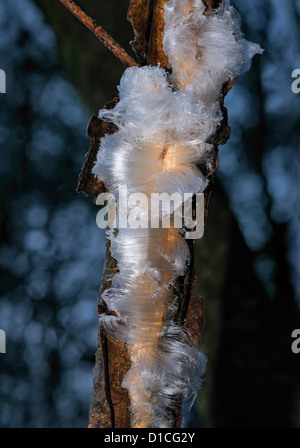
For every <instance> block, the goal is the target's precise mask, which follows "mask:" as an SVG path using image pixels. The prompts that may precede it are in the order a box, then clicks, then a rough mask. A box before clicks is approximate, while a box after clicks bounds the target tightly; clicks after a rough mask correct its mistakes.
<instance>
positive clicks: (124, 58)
mask: <svg viewBox="0 0 300 448" xmlns="http://www.w3.org/2000/svg"><path fill="white" fill-rule="evenodd" d="M59 1H60V2H61V3H62V4H63V5H64V6H65V7H66V8H67V9H68V10H69V11H71V13H72V14H74V16H75V17H77V19H78V20H80V22H81V23H83V24H84V25H85V26H86V27H87V28H88V29H89V30H90V31H92V33H93V34H95V36H96V37H98V39H99V40H100V41H101V42H102V43H103V44H104V45H105V46H106V47H107V48H108V49H109V50H110V51H111V52H112V53H113V54H114V55H115V56H116V57H117V58H118V59H119V60H120V61H121V62H122V63H123V64H124V65H125V66H126V67H134V66H138V64H137V63H136V62H135V61H134V60H133V59H132V57H131V56H129V54H128V53H126V51H125V50H124V49H123V48H122V47H121V46H120V45H119V44H118V43H117V42H116V41H115V40H114V39H113V38H112V37H111V36H110V35H109V34H108V33H107V32H106V31H105V30H104V29H103V28H102V27H101V26H100V25H97V23H96V22H95V20H93V19H92V18H91V17H89V16H88V15H87V14H86V13H85V12H84V11H82V9H80V8H79V6H77V5H76V4H75V3H74V2H73V1H72V0H59Z"/></svg>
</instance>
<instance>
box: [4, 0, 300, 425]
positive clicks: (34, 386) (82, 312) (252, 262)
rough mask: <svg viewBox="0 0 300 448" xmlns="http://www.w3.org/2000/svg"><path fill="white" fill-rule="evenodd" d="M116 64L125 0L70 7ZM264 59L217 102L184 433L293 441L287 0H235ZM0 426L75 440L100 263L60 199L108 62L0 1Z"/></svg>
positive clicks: (125, 40) (102, 94) (86, 383)
mask: <svg viewBox="0 0 300 448" xmlns="http://www.w3.org/2000/svg"><path fill="white" fill-rule="evenodd" d="M77 3H78V5H79V6H81V7H82V8H83V9H84V10H85V11H86V12H87V13H88V14H89V15H90V16H92V17H93V18H94V19H95V20H96V21H97V22H98V23H99V24H101V25H102V26H103V27H104V28H105V29H106V30H107V31H108V32H109V33H111V34H112V36H113V37H114V38H115V40H117V41H118V42H119V43H120V44H121V45H122V46H123V47H124V48H125V49H126V50H127V51H128V52H129V53H130V54H131V55H132V54H133V53H132V51H131V48H130V45H129V41H130V40H131V39H132V30H131V27H130V24H129V23H128V22H127V20H126V12H127V8H128V0H101V2H99V1H98V0H85V1H83V0H81V1H79V0H78V2H77ZM234 4H235V6H236V8H237V9H238V10H239V12H240V13H241V15H242V23H243V31H244V32H245V34H246V37H247V39H249V40H252V41H254V42H257V43H259V44H260V45H261V46H262V47H263V48H264V49H265V54H264V55H263V56H262V57H256V58H255V60H254V64H253V68H252V70H251V72H249V73H248V74H246V75H243V76H241V77H240V78H239V80H238V81H237V83H236V85H235V86H234V88H233V90H232V91H231V92H230V93H229V95H228V97H227V99H226V106H227V107H228V110H229V122H230V125H231V127H232V135H231V138H230V140H229V142H228V143H227V144H226V145H225V146H224V147H221V148H220V165H219V171H218V178H217V183H216V186H215V191H214V195H213V198H212V202H211V207H210V214H209V219H208V223H207V227H206V232H205V235H204V238H203V239H202V240H201V241H200V242H199V243H198V247H197V255H198V257H197V259H198V263H197V275H198V289H199V292H200V293H201V295H202V296H204V297H205V306H206V323H205V331H204V334H203V336H202V344H203V351H204V352H205V353H206V354H207V356H208V359H209V364H208V369H207V376H206V382H205V384H204V388H203V390H202V391H200V393H199V395H198V399H197V401H196V403H195V406H194V408H193V410H192V411H191V413H190V414H189V415H188V416H186V418H185V420H184V426H187V427H300V354H299V355H295V354H293V353H292V350H291V344H292V342H293V340H292V338H291V334H292V331H293V330H294V329H296V328H300V313H299V309H300V234H299V230H300V183H299V178H300V153H299V148H298V141H299V133H300V127H299V122H300V94H298V95H296V94H294V93H293V92H292V90H291V84H292V81H293V79H292V78H291V74H292V71H293V70H294V69H297V68H298V69H300V48H299V47H300V1H299V0H285V1H284V2H283V1H282V0H265V1H264V2H261V1H260V0H243V1H242V0H236V1H235V2H234ZM0 69H2V70H5V72H6V76H7V93H6V94H1V95H0V114H1V118H0V173H1V176H0V182H1V189H0V228H1V234H0V238H1V241H0V244H1V246H0V268H1V276H0V294H1V298H0V328H1V329H3V330H4V331H5V332H6V337H7V347H6V352H7V353H6V354H0V427H84V426H85V425H86V423H87V418H88V408H89V402H90V398H91V391H92V368H93V363H94V352H95V350H96V340H97V326H98V319H97V307H96V302H97V295H98V290H99V286H100V282H101V274H102V266H103V257H104V250H105V238H104V233H103V232H102V231H100V230H99V229H98V228H97V226H96V213H97V208H96V207H95V206H94V205H93V202H92V198H87V197H86V196H84V195H83V194H77V193H76V192H75V189H76V185H77V179H78V175H79V172H80V168H81V166H82V164H83V161H84V156H85V153H86V152H87V150H88V146H89V139H88V137H87V136H86V127H87V124H88V121H89V118H90V116H91V115H92V114H93V113H97V111H98V110H99V109H100V108H102V107H103V106H104V104H105V103H106V102H107V101H109V100H111V99H112V98H113V97H114V96H115V95H116V93H117V85H118V83H119V80H120V77H121V75H122V72H123V71H124V68H123V66H122V65H121V63H120V62H119V61H118V60H117V59H116V58H115V57H114V56H113V55H111V54H110V53H109V51H108V50H107V49H106V48H105V47H103V46H102V45H101V44H100V43H99V42H98V41H97V39H96V38H95V37H94V36H93V35H92V34H91V33H90V32H89V31H88V30H86V29H85V28H84V27H83V25H81V24H80V23H79V22H78V21H77V20H76V19H75V18H73V16H71V14H70V13H69V12H68V11H67V10H65V8H64V7H63V6H62V5H61V4H60V3H59V1H58V0H52V1H51V2H50V1H49V0H35V1H34V0H5V1H4V0H0Z"/></svg>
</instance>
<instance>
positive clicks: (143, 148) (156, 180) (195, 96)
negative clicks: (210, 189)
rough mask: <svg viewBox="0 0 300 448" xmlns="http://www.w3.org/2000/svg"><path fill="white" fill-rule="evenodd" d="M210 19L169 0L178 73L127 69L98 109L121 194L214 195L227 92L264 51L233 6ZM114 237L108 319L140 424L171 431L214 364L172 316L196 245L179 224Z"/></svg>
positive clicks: (108, 173)
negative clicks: (110, 127) (216, 140)
mask: <svg viewBox="0 0 300 448" xmlns="http://www.w3.org/2000/svg"><path fill="white" fill-rule="evenodd" d="M204 13H205V6H204V5H203V3H202V1H201V0H170V1H169V2H168V3H167V4H166V6H165V31H164V41H163V43H164V50H165V53H166V55H167V56H168V59H169V65H170V69H171V75H170V76H168V75H167V72H166V71H165V70H164V69H162V68H160V67H152V66H146V67H142V68H138V67H133V68H128V69H127V70H126V71H125V72H124V74H123V76H122V79H121V82H120V86H119V97H120V101H119V103H118V104H117V105H116V106H115V108H114V109H112V110H101V111H100V112H99V117H100V118H101V119H102V120H105V121H110V122H113V123H115V124H116V125H117V126H118V131H117V132H116V133H115V134H112V135H106V136H105V137H104V138H102V140H101V147H100V150H99V154H98V158H97V163H96V165H95V167H94V170H93V172H94V173H95V174H97V176H98V177H99V179H101V180H102V181H103V182H104V183H105V185H106V186H107V188H108V190H109V191H110V192H111V193H112V194H114V195H116V192H117V190H118V189H119V187H120V186H121V185H126V186H127V189H128V193H129V194H132V193H135V192H139V193H144V194H145V195H146V196H147V197H149V198H150V196H151V194H152V193H160V194H161V193H168V194H169V195H171V194H173V193H180V194H181V196H182V197H184V194H185V193H193V194H196V193H201V192H203V191H204V190H205V189H206V187H207V185H208V180H207V179H206V177H205V176H204V174H203V173H202V172H201V170H200V169H199V166H200V165H201V164H207V163H209V162H210V160H211V158H212V156H213V147H212V145H211V143H210V141H211V138H212V137H213V136H214V135H215V133H216V131H217V130H218V128H219V126H220V124H221V121H222V114H221V111H220V106H219V100H220V95H221V90H222V87H223V85H224V84H225V83H226V82H228V81H230V80H232V79H233V78H234V77H235V76H236V75H239V74H241V73H242V72H244V71H246V70H247V69H248V68H249V67H250V63H251V59H252V57H253V56H254V55H255V54H256V53H261V49H260V48H259V46H258V45H256V44H252V43H249V42H247V41H246V40H244V38H243V36H242V34H241V31H240V20H239V16H238V14H237V13H236V11H235V10H234V9H233V7H231V6H230V5H229V2H228V1H225V2H224V3H223V4H222V6H220V7H219V9H218V10H217V11H214V12H210V13H205V14H204ZM128 213H130V210H128ZM107 237H108V238H109V239H110V240H111V254H112V256H113V257H114V258H115V259H116V260H117V263H118V271H119V272H118V274H117V275H116V276H115V277H114V279H113V282H112V286H111V288H109V289H108V290H106V291H105V292H104V293H103V295H102V298H103V299H104V300H105V302H106V303H107V306H108V307H109V309H111V310H114V311H115V313H116V314H117V316H114V315H109V316H108V315H105V314H103V315H102V316H101V319H102V324H103V327H104V328H105V330H106V332H107V333H108V334H109V335H110V336H111V337H113V338H117V339H121V340H123V341H125V343H126V345H127V349H128V352H129V355H130V360H131V368H130V370H129V371H128V373H127V375H126V377H125V379H124V381H123V387H125V388H127V389H128V392H129V396H130V400H131V411H132V426H134V427H170V426H172V424H173V408H174V406H175V405H176V404H177V403H178V401H180V397H185V400H184V403H185V404H187V406H190V405H191V404H192V402H193V400H194V398H195V396H196V392H197V389H198V388H199V386H200V384H201V378H202V376H203V374H204V371H205V365H206V358H205V356H204V355H203V354H202V353H201V352H200V351H199V350H198V349H197V348H196V347H194V346H193V344H192V343H191V341H190V338H189V335H188V334H187V333H186V332H185V330H184V328H183V327H182V326H179V325H178V324H177V323H176V322H175V321H174V320H173V319H172V318H170V317H168V318H167V317H166V316H168V315H170V313H169V314H168V313H167V307H168V306H169V305H170V304H171V303H172V299H174V294H175V293H174V285H175V282H176V279H177V278H178V277H180V276H184V275H186V274H187V272H188V265H189V261H190V260H189V248H188V245H187V242H186V240H185V239H184V237H183V236H182V235H181V233H180V231H179V230H178V229H175V228H169V229H152V228H147V229H130V228H127V229H118V230H117V231H115V230H109V231H108V232H107ZM179 300H180V298H179Z"/></svg>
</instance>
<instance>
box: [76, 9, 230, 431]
mask: <svg viewBox="0 0 300 448" xmlns="http://www.w3.org/2000/svg"><path fill="white" fill-rule="evenodd" d="M166 2H167V0H131V1H130V5H129V11H128V20H129V21H130V23H131V24H132V27H133V30H134V40H133V41H132V42H131V43H132V46H133V48H134V50H135V52H136V54H137V57H138V58H139V61H140V62H141V64H151V65H158V64H160V66H161V67H163V68H167V65H168V60H167V57H166V55H165V54H164V51H163V44H162V39H163V29H164V20H163V10H164V4H165V3H166ZM203 3H205V5H206V6H207V10H210V9H211V8H214V7H216V6H217V5H218V4H219V3H220V1H219V0H203ZM232 85H233V82H231V83H229V84H228V85H226V86H224V88H223V92H222V95H221V98H220V104H221V109H222V112H223V122H222V125H221V127H220V129H219V130H218V133H217V135H216V136H215V138H214V141H213V144H214V163H213V166H210V167H208V166H201V167H200V168H201V170H202V172H203V173H204V174H205V175H206V176H207V177H208V178H209V179H210V183H209V187H208V188H207V189H206V191H205V193H204V194H205V221H206V219H207V216H208V209H209V201H210V197H211V194H212V189H213V185H214V179H215V175H216V172H217V168H218V145H222V144H224V143H225V142H226V140H227V139H228V137H229V135H230V128H229V127H228V124H227V111H226V108H225V107H224V97H225V95H226V93H227V92H228V91H229V90H230V88H231V87H232ZM117 101H118V99H117V98H115V99H114V100H113V101H111V102H109V103H108V104H107V105H106V106H105V107H106V108H112V107H114V106H115V104H116V103H117ZM115 131H116V127H115V126H114V125H112V124H108V123H105V122H103V121H101V120H100V119H98V118H97V116H95V115H94V116H93V117H92V118H91V121H90V123H89V126H88V135H89V136H90V138H91V144H90V148H89V151H88V153H87V155H86V159H85V163H84V165H83V168H82V171H81V174H80V177H79V184H78V187H77V191H82V192H84V193H86V194H88V195H93V196H94V199H96V198H97V196H98V194H99V193H101V192H103V191H105V186H104V184H103V183H102V182H101V181H99V180H98V179H97V177H96V176H95V175H93V174H92V173H91V170H92V168H93V166H94V163H95V161H96V157H97V152H98V150H99V144H100V139H101V137H102V136H104V135H105V134H106V133H113V132H115ZM100 150H101V148H100ZM189 248H190V253H191V260H194V251H195V244H194V242H191V243H190V244H189ZM116 273H117V265H116V261H115V260H114V259H113V257H112V256H111V254H110V242H109V241H107V247H106V257H105V264H104V272H103V277H102V286H101V289H100V293H99V297H98V313H99V315H101V314H102V313H111V312H112V311H109V310H108V309H107V307H106V304H105V302H104V300H103V299H102V298H101V296H102V293H103V291H105V290H106V289H108V288H109V287H110V285H111V283H112V280H113V277H114V275H115V274H116ZM195 282H196V278H195V274H194V261H193V262H191V263H190V266H189V272H188V274H187V276H186V277H184V278H183V277H180V278H178V279H177V282H176V285H175V288H174V297H175V300H176V305H177V310H176V319H177V321H178V323H180V324H181V325H184V326H185V327H186V328H187V329H188V331H189V332H190V334H191V338H192V342H193V343H194V344H196V345H197V346H198V347H200V337H201V332H202V329H203V322H204V301H203V298H202V297H201V296H200V295H197V294H193V286H194V285H195ZM175 289H176V291H175ZM176 298H177V299H176ZM129 368H130V360H129V357H128V353H127V350H126V347H125V345H124V344H123V343H121V342H120V341H117V340H115V341H112V340H111V339H110V338H108V337H107V336H106V335H105V333H104V331H103V329H102V328H101V324H100V325H99V332H98V343H97V351H96V361H95V366H94V385H93V393H92V400H91V405H90V413H89V422H88V425H87V427H88V428H129V427H130V400H129V396H128V393H127V390H125V389H123V388H122V386H121V384H122V380H123V378H124V376H125V375H126V373H127V371H128V369H129ZM181 402H182V397H178V406H177V407H176V409H175V411H174V420H173V422H174V423H173V427H174V428H178V427H180V426H181V421H182V415H181Z"/></svg>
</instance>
